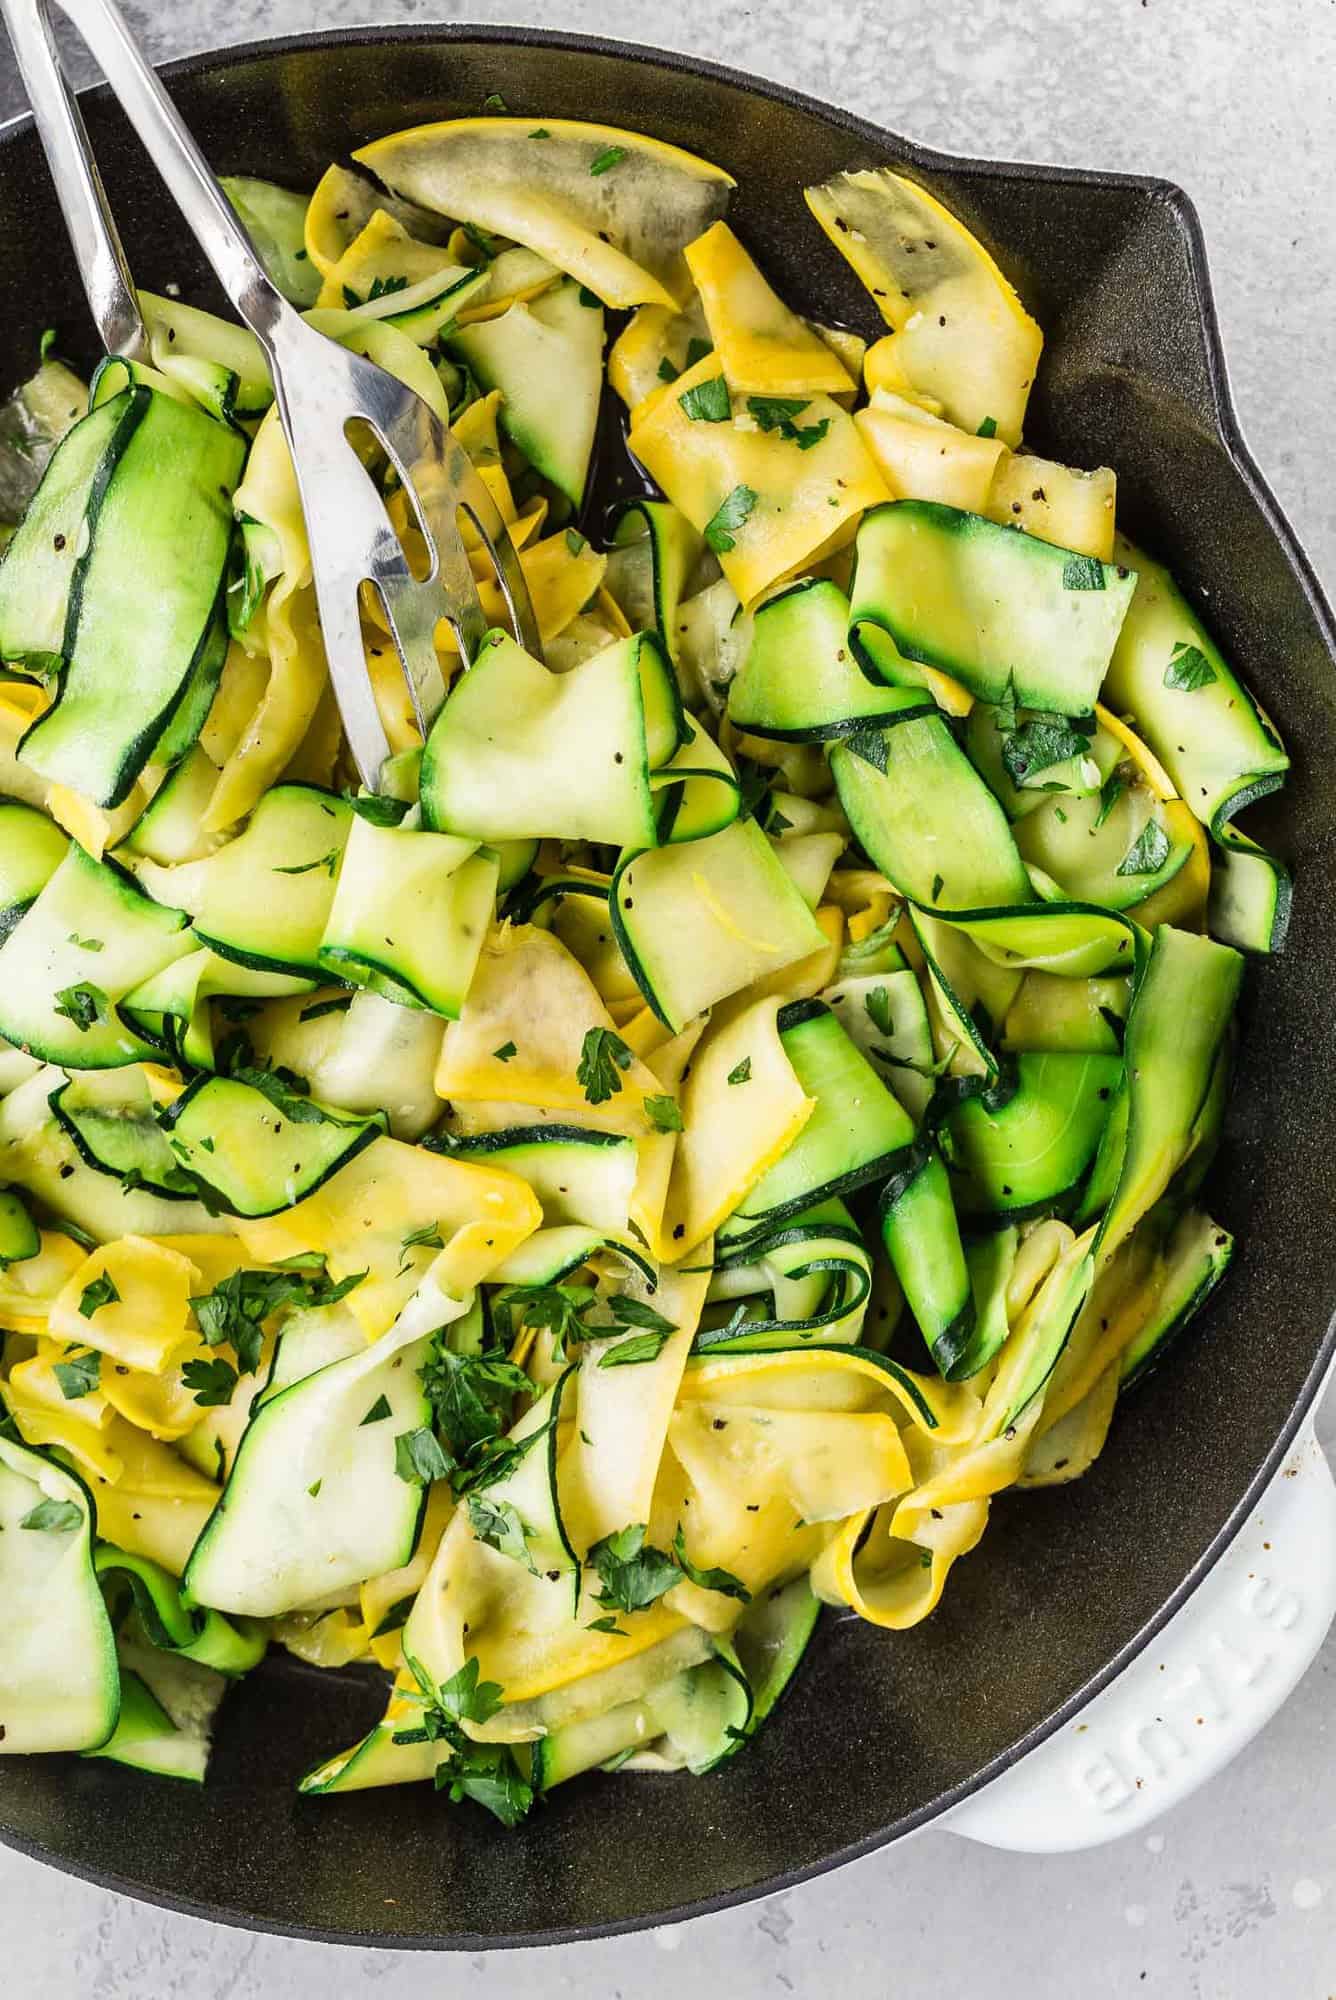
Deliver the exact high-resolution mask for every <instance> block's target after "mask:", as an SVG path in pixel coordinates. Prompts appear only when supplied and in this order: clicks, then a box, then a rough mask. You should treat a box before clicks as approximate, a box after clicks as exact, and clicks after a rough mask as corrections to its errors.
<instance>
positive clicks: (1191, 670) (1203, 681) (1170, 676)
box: [1164, 639, 1219, 694]
mask: <svg viewBox="0 0 1336 2000" xmlns="http://www.w3.org/2000/svg"><path fill="white" fill-rule="evenodd" d="M1218 679H1219V675H1218V674H1217V673H1216V671H1215V668H1214V667H1213V666H1212V665H1211V663H1210V661H1209V660H1208V659H1207V657H1206V655H1205V653H1203V651H1202V649H1201V647H1200V646H1189V645H1188V644H1187V642H1186V641H1185V640H1182V639H1180V640H1179V642H1178V644H1177V645H1176V646H1175V647H1174V650H1173V653H1172V654H1171V655H1170V659H1169V664H1168V666H1167V667H1166V668H1165V670H1164V684H1165V686H1166V687H1167V688H1177V689H1178V690H1179V692H1180V693H1182V694H1195V693H1196V691H1197V689H1198V688H1204V687H1209V686H1210V684H1211V682H1212V681H1214V680H1218Z"/></svg>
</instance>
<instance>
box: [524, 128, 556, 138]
mask: <svg viewBox="0 0 1336 2000" xmlns="http://www.w3.org/2000/svg"><path fill="white" fill-rule="evenodd" d="M529 137H530V138H531V139H550V138H551V137H552V134H551V133H550V132H549V131H548V129H547V127H546V125H535V127H534V129H533V131H532V132H531V133H530V134H529Z"/></svg>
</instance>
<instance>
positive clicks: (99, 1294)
mask: <svg viewBox="0 0 1336 2000" xmlns="http://www.w3.org/2000/svg"><path fill="white" fill-rule="evenodd" d="M120 1298H121V1295H120V1293H119V1292H118V1291H117V1289H116V1281H115V1279H114V1278H110V1277H108V1275H107V1273H106V1272H105V1271H104V1272H103V1273H102V1276H101V1277H100V1278H94V1279H93V1282H92V1284H91V1285H85V1286H84V1288H83V1291H82V1292H81V1294H80V1296H79V1313H80V1316H81V1317H82V1318H83V1319H91V1318H92V1317H93V1314H94V1313H96V1312H101V1310H102V1308H103V1306H114V1305H119V1304H120Z"/></svg>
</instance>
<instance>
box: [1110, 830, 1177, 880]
mask: <svg viewBox="0 0 1336 2000" xmlns="http://www.w3.org/2000/svg"><path fill="white" fill-rule="evenodd" d="M1169 846H1170V843H1169V836H1168V834H1167V833H1166V832H1165V830H1164V828H1163V827H1162V826H1161V825H1160V822H1159V821H1158V820H1157V819H1148V820H1147V821H1146V824H1145V825H1144V826H1143V827H1142V829H1141V831H1140V833H1139V834H1138V835H1137V837H1136V839H1135V840H1134V841H1133V842H1132V845H1131V846H1130V847H1129V848H1128V850H1127V852H1126V854H1125V855H1124V856H1123V858H1122V860H1121V861H1120V862H1119V863H1118V866H1117V868H1116V869H1115V870H1114V873H1115V874H1117V875H1158V874H1159V872H1160V870H1161V869H1162V868H1163V866H1164V864H1165V862H1166V861H1167V860H1168V859H1169Z"/></svg>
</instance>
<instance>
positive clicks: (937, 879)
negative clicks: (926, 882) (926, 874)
mask: <svg viewBox="0 0 1336 2000" xmlns="http://www.w3.org/2000/svg"><path fill="white" fill-rule="evenodd" d="M945 887H946V877H945V876H944V875H934V876H933V878H932V900H933V902H934V903H935V902H936V901H937V898H938V897H939V896H940V895H941V893H942V891H943V889H944V888H945Z"/></svg>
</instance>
